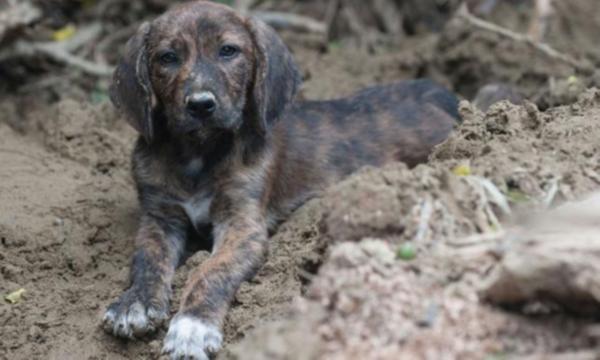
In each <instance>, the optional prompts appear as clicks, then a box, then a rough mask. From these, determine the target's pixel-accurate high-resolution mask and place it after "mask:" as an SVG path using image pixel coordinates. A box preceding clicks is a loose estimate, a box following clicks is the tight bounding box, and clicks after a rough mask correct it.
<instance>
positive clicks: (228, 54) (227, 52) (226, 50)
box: [219, 45, 240, 59]
mask: <svg viewBox="0 0 600 360" xmlns="http://www.w3.org/2000/svg"><path fill="white" fill-rule="evenodd" d="M239 52H240V49H238V48H237V47H236V46H233V45H223V46H221V49H220V50H219V57H221V58H224V59H231V58H233V57H234V56H236V55H237V54H238V53H239Z"/></svg>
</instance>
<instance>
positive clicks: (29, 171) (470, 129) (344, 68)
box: [0, 0, 600, 359]
mask: <svg viewBox="0 0 600 360" xmlns="http://www.w3.org/2000/svg"><path fill="white" fill-rule="evenodd" d="M506 6H508V5H506ZM506 6H505V5H502V6H501V7H500V8H498V9H497V10H496V11H495V12H494V13H493V14H491V16H490V18H491V19H492V20H494V21H497V22H498V23H500V24H503V25H506V26H511V27H512V28H513V29H515V30H523V28H524V24H525V23H526V21H527V16H525V15H523V14H526V13H527V12H526V8H523V9H519V11H517V12H510V11H509V10H510V8H507V7H506ZM593 6H595V0H576V1H569V2H568V4H567V2H565V3H564V4H562V3H561V4H560V5H559V6H557V14H556V15H555V16H556V18H557V19H558V20H557V21H556V22H555V23H554V24H555V26H554V27H552V28H551V31H550V34H549V40H550V42H551V44H553V45H554V46H557V47H560V48H562V49H565V51H568V52H569V53H570V54H572V55H574V56H577V57H581V58H585V60H586V61H588V62H590V63H591V64H597V61H598V59H600V58H599V57H597V55H596V50H595V49H593V48H592V47H591V44H593V41H594V40H595V36H597V29H598V27H599V26H600V19H598V18H597V17H585V21H581V22H580V21H579V19H580V18H581V16H582V14H586V13H589V12H590V11H591V9H594V8H593ZM574 35H577V41H569V39H570V37H572V36H574ZM284 37H285V39H286V40H287V42H288V43H289V44H290V46H291V48H292V50H293V52H294V54H295V56H296V58H297V59H298V62H299V63H300V66H301V68H302V70H303V73H304V77H305V84H304V86H303V89H302V94H301V96H302V97H304V98H330V97H336V96H341V95H346V94H348V93H350V92H352V91H353V90H354V89H357V88H360V87H362V86H366V85H370V84H374V83H385V82H389V81H391V80H397V79H406V78H413V77H419V76H431V77H434V78H436V79H437V80H438V81H441V82H443V83H445V84H447V85H448V86H449V87H451V88H452V89H453V90H455V91H457V92H458V93H459V94H460V95H461V96H462V97H463V98H465V99H470V98H472V96H473V95H474V94H475V92H476V91H477V89H479V88H480V87H481V86H483V85H485V84H488V83H495V82H503V83H509V84H513V86H515V87H516V89H517V90H518V91H519V92H521V93H522V94H523V95H525V97H526V98H528V99H530V100H531V101H525V103H524V104H523V105H519V106H517V105H512V104H509V103H500V104H496V105H494V106H492V108H491V109H490V110H489V111H487V113H482V112H480V111H479V110H477V109H475V108H474V107H473V106H472V105H471V104H470V103H469V102H467V101H465V102H463V103H461V109H460V110H461V114H462V116H463V123H462V124H461V125H460V126H458V128H457V129H456V131H455V132H454V133H453V135H452V136H451V138H450V139H449V140H448V141H447V142H445V143H444V144H442V145H440V146H439V147H438V148H437V149H436V150H435V152H434V154H433V155H432V156H431V159H430V161H429V162H428V163H427V164H424V165H420V166H418V167H416V168H414V169H408V168H407V167H406V166H404V165H403V164H391V165H389V166H387V167H385V168H382V169H376V168H365V169H363V170H361V171H359V172H358V173H357V174H355V175H353V176H351V177H349V178H348V179H346V180H345V181H343V182H341V183H339V184H337V185H335V186H334V187H332V188H331V189H329V190H328V191H327V192H326V193H325V194H324V195H323V196H322V197H321V198H318V199H314V200H312V201H310V202H309V203H307V204H305V205H304V206H303V207H301V208H300V209H299V210H298V211H297V212H296V213H294V214H293V216H292V217H291V218H290V219H289V220H288V221H287V222H286V223H284V224H283V225H282V226H281V227H280V228H279V230H278V231H277V233H276V234H275V235H274V236H273V237H272V239H271V245H270V256H269V261H268V263H267V264H266V265H265V266H264V267H263V268H262V269H261V271H260V273H259V274H258V276H257V277H256V278H255V279H253V280H252V281H250V282H248V283H245V284H243V286H242V288H241V289H240V291H239V292H238V294H237V295H236V298H235V301H234V304H233V307H232V309H231V311H230V313H229V315H228V318H227V322H226V325H225V336H226V342H227V345H226V347H225V349H224V350H223V351H222V352H221V353H220V354H219V358H222V359H265V358H269V359H316V358H327V359H354V358H362V359H365V358H373V359H397V358H406V359H459V358H460V359H482V358H489V359H505V358H523V357H527V358H532V359H538V358H539V359H541V358H545V356H549V355H553V356H563V358H565V359H567V358H568V359H577V358H579V359H594V358H596V355H595V354H596V353H597V351H598V340H599V336H600V335H599V334H600V331H599V330H598V323H597V317H594V316H589V315H587V316H580V315H574V314H573V312H572V311H570V310H569V309H568V308H565V307H563V306H561V304H555V303H552V302H550V303H548V302H545V301H543V300H544V298H543V296H542V299H541V300H540V299H537V298H536V299H534V300H531V301H527V300H524V301H522V302H520V303H519V304H518V305H514V304H512V305H511V306H508V307H507V306H504V305H502V306H500V305H497V304H493V303H491V302H488V301H487V300H486V298H485V296H484V295H482V293H481V289H482V286H483V285H482V284H483V283H484V282H485V280H486V279H488V277H489V276H490V274H492V273H493V270H494V269H496V268H497V267H498V266H499V264H501V261H502V258H503V255H502V254H503V253H504V252H505V251H509V250H510V249H509V250H506V249H504V248H502V249H498V248H497V246H496V245H495V243H494V246H492V247H491V248H489V247H488V245H489V244H488V242H485V241H482V240H481V239H482V237H483V238H486V237H488V236H492V237H494V236H496V235H497V234H502V233H503V231H504V230H506V229H509V228H510V227H511V226H513V225H515V224H519V223H526V222H527V220H528V218H529V217H531V214H532V213H535V212H537V211H542V209H545V208H547V207H554V206H557V205H559V204H562V203H564V202H568V201H573V200H576V199H579V198H580V197H582V196H584V195H585V194H587V193H589V192H592V191H595V190H598V189H599V188H600V145H598V141H597V139H598V138H600V91H598V90H587V91H586V90H585V89H586V88H588V87H590V86H592V85H595V84H596V77H595V76H582V75H581V74H579V73H577V72H576V71H575V70H574V69H572V68H571V67H570V66H568V65H564V64H562V63H558V62H556V61H554V60H552V59H549V58H547V57H545V56H543V55H540V54H539V53H538V52H536V51H534V50H532V49H531V48H529V47H528V46H527V45H524V44H514V43H513V42H511V41H509V40H507V39H505V38H502V37H500V36H498V35H496V34H489V33H484V32H481V31H474V30H473V29H471V28H469V27H467V26H466V25H465V24H464V23H460V22H458V21H454V20H453V21H451V22H450V23H448V24H446V27H445V28H444V30H443V31H442V32H441V33H440V34H437V33H428V32H423V33H419V34H418V35H415V36H412V37H411V36H403V37H402V38H401V41H399V42H398V43H396V44H395V45H394V46H393V47H390V46H389V43H381V44H388V45H381V44H379V45H376V46H372V47H368V48H359V49H357V48H355V47H352V46H351V45H346V44H338V43H329V44H318V43H317V44H315V42H313V41H312V40H306V39H305V38H301V37H299V36H297V35H294V34H284ZM3 89H4V87H3ZM52 91H53V92H57V91H58V90H57V89H56V88H54V89H53V90H52ZM65 94H67V95H65V96H62V97H59V98H60V100H59V101H58V102H54V103H47V102H45V101H42V102H39V101H36V100H37V98H36V95H37V93H35V92H31V93H28V92H27V91H26V90H23V89H20V90H18V92H17V93H6V92H4V93H3V94H2V97H0V164H2V166H0V178H1V179H2V181H0V294H2V295H6V294H8V293H10V292H12V291H15V290H17V289H20V288H24V289H25V294H24V295H23V298H22V299H21V301H19V302H18V303H16V304H10V303H8V302H5V301H1V302H0V323H1V324H3V325H2V328H1V329H2V330H1V333H0V359H138V358H159V356H160V355H159V352H160V346H161V339H162V338H163V336H164V333H165V328H162V329H160V330H159V332H158V333H157V334H155V335H153V336H149V337H147V338H144V339H140V340H138V341H133V342H126V341H121V340H117V339H115V338H113V337H112V336H109V335H106V334H105V333H104V332H103V331H102V330H101V329H100V328H99V319H100V316H101V314H102V312H103V310H104V307H105V306H106V305H108V304H109V302H110V301H111V300H112V299H114V298H115V297H116V296H117V295H118V294H119V293H120V292H121V291H122V290H123V288H124V287H125V286H126V284H127V274H128V265H129V256H130V254H131V252H132V237H133V234H134V233H135V230H136V226H137V218H138V215H139V214H138V206H137V202H136V197H135V192H134V189H133V184H132V181H131V179H130V175H129V154H130V151H131V147H132V144H133V140H134V139H135V136H136V135H135V133H134V131H133V130H132V129H130V128H129V127H128V126H127V124H126V123H125V121H124V120H123V119H121V118H120V117H119V115H118V114H116V113H115V110H114V109H113V108H112V106H111V105H110V104H109V103H108V102H107V101H106V100H104V101H91V100H90V99H92V98H93V97H92V96H91V95H87V93H86V92H85V88H84V90H81V89H79V88H74V89H70V90H69V91H67V92H66V93H65ZM50 98H52V96H51V97H50ZM44 100H47V98H46V97H44ZM98 102H99V103H98ZM557 105H562V106H557ZM540 109H541V110H540ZM473 236H475V237H476V239H479V240H478V241H473ZM481 243H483V244H484V245H485V246H484V247H483V248H484V250H481V246H479V245H480V244H481ZM406 244H408V245H406ZM406 246H409V247H410V248H411V249H414V251H415V257H414V258H412V259H407V260H402V259H399V258H398V253H399V252H402V251H403V250H405V249H406ZM207 256H208V254H207V253H206V252H199V253H196V254H194V255H192V256H191V257H190V258H189V259H188V260H187V262H186V264H185V265H184V266H182V267H181V268H180V269H179V270H178V272H177V275H176V279H175V286H174V289H175V298H174V304H177V303H178V299H179V296H180V291H181V287H182V285H183V282H184V280H185V277H186V274H187V273H188V272H189V270H190V269H191V268H192V267H194V266H195V265H197V264H199V263H200V262H201V261H203V259H205V258H206V257H207ZM589 256H590V258H589V259H591V260H594V256H597V255H596V253H593V252H592V253H590V254H589ZM596 301H598V299H596ZM173 309H174V310H175V309H176V306H174V307H173ZM557 358H560V357H557Z"/></svg>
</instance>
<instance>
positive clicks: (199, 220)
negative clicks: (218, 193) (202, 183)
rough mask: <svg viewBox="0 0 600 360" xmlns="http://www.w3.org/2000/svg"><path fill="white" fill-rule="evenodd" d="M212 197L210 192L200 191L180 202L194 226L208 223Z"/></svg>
mask: <svg viewBox="0 0 600 360" xmlns="http://www.w3.org/2000/svg"><path fill="white" fill-rule="evenodd" d="M212 198H213V197H212V195H211V194H206V193H201V194H198V195H195V196H194V197H192V198H190V199H189V200H187V201H186V202H184V203H182V204H181V206H182V207H183V209H184V210H185V213H186V214H187V216H188V218H189V219H190V221H191V222H192V224H194V226H197V225H204V224H208V223H210V204H211V203H212Z"/></svg>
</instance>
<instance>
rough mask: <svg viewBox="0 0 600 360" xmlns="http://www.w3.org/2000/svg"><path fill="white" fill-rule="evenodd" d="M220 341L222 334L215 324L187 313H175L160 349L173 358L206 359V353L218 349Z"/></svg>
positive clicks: (221, 340) (214, 351)
mask: <svg viewBox="0 0 600 360" xmlns="http://www.w3.org/2000/svg"><path fill="white" fill-rule="evenodd" d="M222 342H223V336H222V335H221V332H220V331H219V329H218V328H217V327H216V326H214V325H209V324H207V323H205V322H203V321H202V320H200V319H198V318H195V317H192V316H189V315H176V316H175V317H174V318H173V320H171V324H170V325H169V331H168V332H167V336H166V337H165V341H164V346H163V350H162V351H163V353H165V354H168V355H169V356H170V358H171V359H174V360H175V359H177V360H179V359H194V360H208V354H212V353H216V352H217V351H219V349H220V348H221V343H222Z"/></svg>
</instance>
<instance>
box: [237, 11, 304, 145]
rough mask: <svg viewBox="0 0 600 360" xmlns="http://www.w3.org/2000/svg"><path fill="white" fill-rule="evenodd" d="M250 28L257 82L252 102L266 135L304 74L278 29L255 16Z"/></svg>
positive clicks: (253, 112)
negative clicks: (279, 34) (276, 30)
mask: <svg viewBox="0 0 600 360" xmlns="http://www.w3.org/2000/svg"><path fill="white" fill-rule="evenodd" d="M248 27H249V31H250V34H251V35H252V38H253V41H254V49H255V75H254V85H253V88H252V90H251V94H250V96H249V102H250V106H251V107H252V116H253V117H254V120H253V121H255V122H256V123H255V126H256V128H257V130H258V131H259V133H260V134H263V135H264V134H265V133H266V132H267V130H268V129H269V128H270V127H271V126H272V125H273V123H274V122H275V121H276V120H278V118H279V117H280V116H281V113H282V112H283V110H284V109H285V107H286V105H288V104H289V103H290V102H291V101H292V100H293V99H294V96H295V95H296V92H297V91H298V88H299V87H300V83H301V76H300V72H299V70H298V67H297V66H296V63H295V62H294V59H293V57H292V54H291V53H290V51H289V50H288V48H287V47H286V46H285V44H284V43H283V41H282V40H281V39H280V38H279V36H278V35H277V33H276V32H275V30H273V29H272V28H271V27H269V26H268V25H266V24H264V23H263V22H262V21H260V20H256V19H253V18H250V19H248Z"/></svg>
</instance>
